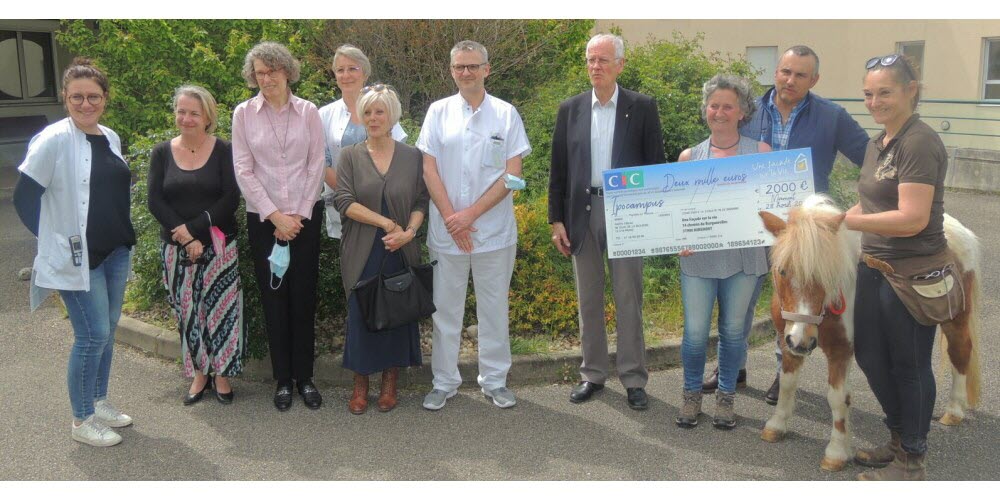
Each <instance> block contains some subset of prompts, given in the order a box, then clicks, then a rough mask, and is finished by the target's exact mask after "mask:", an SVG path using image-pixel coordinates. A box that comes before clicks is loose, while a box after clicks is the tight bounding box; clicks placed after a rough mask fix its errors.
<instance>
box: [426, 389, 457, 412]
mask: <svg viewBox="0 0 1000 500" xmlns="http://www.w3.org/2000/svg"><path fill="white" fill-rule="evenodd" d="M455 394H458V389H454V390H452V391H451V392H445V391H442V390H441V389H434V390H433V391H431V392H428V393H427V396H424V408H427V409H428V410H440V409H441V408H444V404H445V403H447V402H448V398H450V397H452V396H454V395H455Z"/></svg>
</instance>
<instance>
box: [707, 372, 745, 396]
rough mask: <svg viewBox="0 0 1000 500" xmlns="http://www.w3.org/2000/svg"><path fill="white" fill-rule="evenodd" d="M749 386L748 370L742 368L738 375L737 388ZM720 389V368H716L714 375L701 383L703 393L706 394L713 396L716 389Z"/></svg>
mask: <svg viewBox="0 0 1000 500" xmlns="http://www.w3.org/2000/svg"><path fill="white" fill-rule="evenodd" d="M746 386H747V369H746V368H741V369H740V372H739V374H738V375H736V388H737V389H742V388H744V387H746ZM718 388H719V367H718V366H716V367H715V370H712V374H711V375H709V376H708V378H706V379H705V381H704V382H702V383H701V392H703V393H705V394H712V393H713V392H715V390H716V389H718Z"/></svg>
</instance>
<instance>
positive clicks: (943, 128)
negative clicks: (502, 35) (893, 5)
mask: <svg viewBox="0 0 1000 500" xmlns="http://www.w3.org/2000/svg"><path fill="white" fill-rule="evenodd" d="M612 27H617V28H620V29H621V32H622V36H623V37H624V38H625V40H626V43H628V44H630V45H641V44H643V43H645V42H646V41H648V40H650V39H669V38H670V37H671V36H672V34H673V33H675V32H676V33H679V34H681V35H682V36H683V37H685V38H692V37H694V36H697V35H699V34H700V35H701V36H703V40H702V47H703V48H704V50H705V51H706V52H716V53H718V54H719V55H721V56H722V57H727V56H728V57H733V58H746V59H747V60H748V61H749V62H750V63H751V64H752V65H753V66H754V67H755V68H757V69H759V70H760V74H759V75H758V81H759V82H760V83H761V84H763V85H765V86H770V85H773V84H774V76H773V75H774V70H775V67H776V65H777V61H778V57H779V56H780V55H781V51H783V50H785V49H786V48H788V47H790V46H792V45H800V44H801V45H808V46H809V47H811V48H812V49H813V50H815V51H816V53H817V54H819V57H820V68H819V69H820V71H819V73H820V79H819V82H818V83H817V84H816V87H815V88H814V89H813V90H814V91H815V92H816V93H817V94H819V95H822V96H824V97H827V98H831V99H834V100H836V101H838V102H839V103H840V104H841V105H843V106H844V107H845V108H846V109H847V110H848V111H849V112H850V113H851V115H853V116H854V118H855V119H856V120H857V121H858V123H860V124H861V126H862V127H864V128H865V129H866V130H868V131H869V132H870V133H874V132H875V131H876V130H879V127H878V125H877V124H875V123H874V122H873V121H872V119H871V117H870V116H869V114H868V111H867V110H866V109H865V107H864V102H863V101H862V90H861V89H862V78H863V77H864V74H865V62H866V61H867V60H868V59H870V58H872V57H875V56H882V55H887V54H892V53H903V54H906V55H907V56H909V57H910V58H911V60H914V61H915V62H916V63H917V65H918V70H919V71H918V72H919V77H920V80H921V85H922V86H923V90H922V96H921V98H922V100H923V102H922V103H921V105H920V108H919V110H918V112H919V113H920V114H921V117H922V118H923V119H924V121H925V122H927V123H928V124H929V125H931V126H932V127H933V128H934V129H935V130H936V131H937V132H938V133H939V134H940V135H941V138H942V139H943V140H944V142H945V145H946V146H947V147H948V150H949V153H950V154H951V156H952V167H953V168H951V169H950V170H949V173H948V180H947V184H948V185H949V186H953V187H966V188H972V189H983V190H990V191H997V190H1000V20H677V19H665V20H598V21H597V25H596V30H597V31H609V30H610V29H611V28H612Z"/></svg>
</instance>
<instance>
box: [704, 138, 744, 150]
mask: <svg viewBox="0 0 1000 500" xmlns="http://www.w3.org/2000/svg"><path fill="white" fill-rule="evenodd" d="M739 143H740V140H739V139H736V142H734V143H733V145H732V146H728V147H722V146H716V145H715V143H714V142H712V139H711V138H709V139H708V145H709V146H712V147H713V148H715V149H723V150H725V149H733V148H735V147H736V145H737V144H739Z"/></svg>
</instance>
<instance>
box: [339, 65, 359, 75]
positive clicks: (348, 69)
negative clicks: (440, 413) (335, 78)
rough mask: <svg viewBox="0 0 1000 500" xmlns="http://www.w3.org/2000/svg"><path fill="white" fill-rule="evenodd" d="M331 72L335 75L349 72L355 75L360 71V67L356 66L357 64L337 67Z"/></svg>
mask: <svg viewBox="0 0 1000 500" xmlns="http://www.w3.org/2000/svg"><path fill="white" fill-rule="evenodd" d="M333 72H334V73H336V74H337V75H340V76H343V75H346V74H348V73H350V74H352V75H356V74H358V73H360V72H361V68H360V67H358V66H346V67H341V68H337V69H335V70H333Z"/></svg>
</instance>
